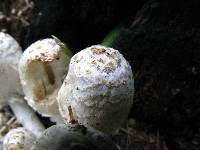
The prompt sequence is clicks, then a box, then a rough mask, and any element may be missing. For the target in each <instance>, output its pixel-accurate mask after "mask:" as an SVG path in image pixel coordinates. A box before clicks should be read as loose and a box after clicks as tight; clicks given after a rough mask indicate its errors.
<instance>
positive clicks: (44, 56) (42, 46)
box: [19, 38, 70, 118]
mask: <svg viewBox="0 0 200 150" xmlns="http://www.w3.org/2000/svg"><path fill="white" fill-rule="evenodd" d="M69 60H70V56H68V55H67V54H66V53H65V49H64V48H63V47H62V46H61V45H59V43H57V42H56V40H55V39H50V38H49V39H43V40H39V41H37V42H35V43H33V44H32V45H30V46H29V47H28V48H27V49H26V50H25V51H24V53H23V55H22V57H21V59H20V63H19V74H20V79H21V84H22V87H23V91H24V93H25V99H26V100H27V102H28V104H29V105H30V106H31V107H32V108H33V109H34V110H36V111H38V112H39V113H40V114H41V115H43V116H46V117H52V116H53V117H55V118H56V117H57V116H59V111H58V106H57V100H56V96H57V92H58V90H59V88H60V86H61V85H62V82H63V80H64V77H65V76H66V73H67V70H68V64H69Z"/></svg>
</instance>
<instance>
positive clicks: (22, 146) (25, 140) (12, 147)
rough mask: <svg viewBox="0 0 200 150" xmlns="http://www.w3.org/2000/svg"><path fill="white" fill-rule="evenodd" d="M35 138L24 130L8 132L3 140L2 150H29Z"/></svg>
mask: <svg viewBox="0 0 200 150" xmlns="http://www.w3.org/2000/svg"><path fill="white" fill-rule="evenodd" d="M35 140H36V138H35V137H34V135H33V134H32V133H31V132H30V131H28V130H26V129H25V128H22V127H19V128H16V129H12V130H10V131H9V132H8V133H7V135H6V136H5V138H4V140H3V149H4V150H30V148H31V146H32V145H33V143H34V141H35Z"/></svg>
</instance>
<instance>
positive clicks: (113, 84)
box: [57, 45, 134, 133]
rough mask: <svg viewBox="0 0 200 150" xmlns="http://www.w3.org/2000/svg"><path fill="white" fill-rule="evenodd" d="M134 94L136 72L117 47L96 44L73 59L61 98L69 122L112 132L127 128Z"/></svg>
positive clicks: (60, 92)
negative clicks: (134, 75)
mask: <svg viewBox="0 0 200 150" xmlns="http://www.w3.org/2000/svg"><path fill="white" fill-rule="evenodd" d="M133 95H134V79H133V73H132V70H131V66H130V65H129V63H128V62H127V61H126V59H125V58H124V57H123V56H122V54H120V53H119V51H117V50H115V49H113V48H108V47H104V46H101V45H94V46H91V47H88V48H86V49H84V50H82V51H80V52H79V53H77V54H76V55H74V56H73V57H72V58H71V61H70V65H69V71H68V74H67V76H66V78H65V80H64V82H63V84H62V86H61V88H60V90H59V92H58V97H57V99H58V103H59V110H60V113H61V115H62V117H63V118H64V119H65V122H76V121H78V122H79V123H81V124H83V125H86V126H88V125H89V126H92V127H94V128H97V129H99V130H100V131H103V132H107V133H112V132H113V131H115V130H116V129H118V128H120V127H122V126H123V125H125V123H126V121H127V118H128V114H129V111H130V108H131V105H132V103H133Z"/></svg>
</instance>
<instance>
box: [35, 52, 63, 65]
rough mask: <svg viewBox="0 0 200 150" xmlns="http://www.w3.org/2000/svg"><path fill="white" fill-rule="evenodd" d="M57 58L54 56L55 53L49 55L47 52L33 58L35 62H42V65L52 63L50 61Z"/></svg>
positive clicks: (56, 55)
mask: <svg viewBox="0 0 200 150" xmlns="http://www.w3.org/2000/svg"><path fill="white" fill-rule="evenodd" d="M58 58H59V57H58V54H56V53H53V54H51V53H48V52H46V53H41V54H39V55H36V56H35V60H36V61H42V62H44V63H49V62H52V61H54V60H56V59H58Z"/></svg>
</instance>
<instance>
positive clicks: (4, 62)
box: [0, 32, 22, 104]
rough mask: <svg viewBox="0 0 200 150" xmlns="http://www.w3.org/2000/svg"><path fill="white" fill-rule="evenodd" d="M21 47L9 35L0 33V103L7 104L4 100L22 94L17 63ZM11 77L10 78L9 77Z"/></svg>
mask: <svg viewBox="0 0 200 150" xmlns="http://www.w3.org/2000/svg"><path fill="white" fill-rule="evenodd" d="M21 54H22V51H21V47H20V46H19V44H18V43H17V41H16V40H15V39H14V38H13V37H11V36H10V35H9V34H6V33H3V32H0V84H1V86H0V93H1V94H0V103H1V104H7V102H6V99H7V98H8V96H10V95H13V94H16V93H18V94H22V88H21V85H20V79H19V74H18V62H19V59H20V57H21ZM11 75H12V78H10V76H11Z"/></svg>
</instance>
